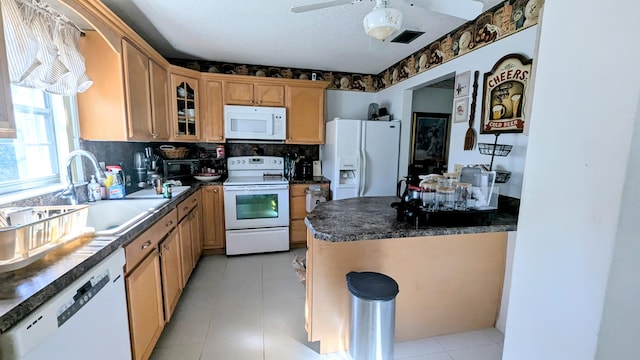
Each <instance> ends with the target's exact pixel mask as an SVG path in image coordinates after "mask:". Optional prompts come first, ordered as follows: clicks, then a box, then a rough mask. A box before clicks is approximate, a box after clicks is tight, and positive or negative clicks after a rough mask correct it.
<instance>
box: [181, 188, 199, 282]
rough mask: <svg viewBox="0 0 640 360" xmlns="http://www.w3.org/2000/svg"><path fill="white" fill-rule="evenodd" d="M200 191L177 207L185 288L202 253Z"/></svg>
mask: <svg viewBox="0 0 640 360" xmlns="http://www.w3.org/2000/svg"><path fill="white" fill-rule="evenodd" d="M199 203H200V191H198V192H196V193H194V194H193V195H191V196H189V197H188V198H187V199H186V200H184V201H182V202H181V203H180V204H179V205H178V219H179V222H178V230H179V232H180V243H181V245H180V248H181V249H182V282H183V284H184V285H185V286H186V284H187V281H189V277H190V276H191V272H192V271H193V268H195V266H196V264H197V263H198V260H199V258H200V254H201V252H202V241H201V240H200V239H201V234H202V231H200V223H201V221H200V207H199Z"/></svg>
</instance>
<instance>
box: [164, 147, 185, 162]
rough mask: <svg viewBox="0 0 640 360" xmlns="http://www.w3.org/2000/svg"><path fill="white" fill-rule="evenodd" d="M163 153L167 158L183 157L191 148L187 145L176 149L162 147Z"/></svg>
mask: <svg viewBox="0 0 640 360" xmlns="http://www.w3.org/2000/svg"><path fill="white" fill-rule="evenodd" d="M160 151H162V155H164V157H165V158H166V159H183V158H184V157H186V156H187V154H188V153H189V149H188V148H186V147H179V148H175V149H160Z"/></svg>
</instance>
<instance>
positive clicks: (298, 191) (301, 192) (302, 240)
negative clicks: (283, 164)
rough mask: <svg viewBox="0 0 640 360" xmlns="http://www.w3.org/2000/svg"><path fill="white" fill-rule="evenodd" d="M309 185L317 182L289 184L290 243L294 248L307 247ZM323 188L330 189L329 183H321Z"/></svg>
mask: <svg viewBox="0 0 640 360" xmlns="http://www.w3.org/2000/svg"><path fill="white" fill-rule="evenodd" d="M309 185H317V184H291V185H289V213H290V217H291V224H290V225H289V245H290V247H292V248H296V247H305V246H306V244H307V225H305V223H304V218H305V217H306V216H307V214H308V213H307V194H306V193H305V190H306V189H307V188H308V187H309ZM320 187H321V188H323V189H328V188H329V184H321V185H320Z"/></svg>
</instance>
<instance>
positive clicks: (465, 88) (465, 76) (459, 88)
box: [453, 71, 471, 98]
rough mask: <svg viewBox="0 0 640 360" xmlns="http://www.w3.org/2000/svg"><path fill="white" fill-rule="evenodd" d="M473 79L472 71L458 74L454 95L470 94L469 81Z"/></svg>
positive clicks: (465, 95) (455, 96)
mask: <svg viewBox="0 0 640 360" xmlns="http://www.w3.org/2000/svg"><path fill="white" fill-rule="evenodd" d="M470 79H471V72H470V71H467V72H463V73H462V74H456V83H455V85H454V87H453V97H454V98H457V97H463V96H464V97H467V96H469V81H470Z"/></svg>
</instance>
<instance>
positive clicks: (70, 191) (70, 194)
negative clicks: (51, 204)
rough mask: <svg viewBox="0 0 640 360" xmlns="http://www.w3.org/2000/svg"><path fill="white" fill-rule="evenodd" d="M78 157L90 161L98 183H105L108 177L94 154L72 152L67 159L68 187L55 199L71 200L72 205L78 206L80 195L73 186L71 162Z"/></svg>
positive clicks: (83, 151)
mask: <svg viewBox="0 0 640 360" xmlns="http://www.w3.org/2000/svg"><path fill="white" fill-rule="evenodd" d="M76 156H84V157H86V158H87V159H89V161H91V165H92V166H93V169H94V171H95V174H96V181H97V182H104V180H105V179H106V175H105V174H104V171H102V169H101V168H100V165H99V164H98V159H96V157H95V155H93V154H92V153H90V152H88V151H86V150H74V151H72V152H70V153H69V155H67V159H66V168H67V187H65V188H64V190H62V191H61V192H59V193H58V194H56V195H55V196H54V199H55V198H62V199H69V201H70V202H71V205H78V194H77V192H76V188H75V186H74V185H73V177H72V175H71V162H72V161H73V158H74V157H76Z"/></svg>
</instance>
